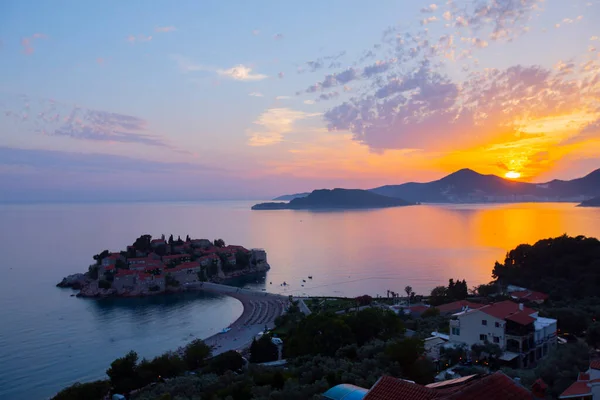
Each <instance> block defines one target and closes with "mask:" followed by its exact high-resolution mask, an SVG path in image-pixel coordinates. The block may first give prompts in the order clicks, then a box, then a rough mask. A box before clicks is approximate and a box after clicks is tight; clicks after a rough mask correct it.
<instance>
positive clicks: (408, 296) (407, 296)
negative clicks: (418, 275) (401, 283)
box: [404, 286, 413, 305]
mask: <svg viewBox="0 0 600 400" xmlns="http://www.w3.org/2000/svg"><path fill="white" fill-rule="evenodd" d="M404 291H405V292H406V299H407V300H408V304H409V305H410V295H411V294H412V292H413V289H412V286H406V287H405V288H404Z"/></svg>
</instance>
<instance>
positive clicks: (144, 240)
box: [133, 235, 152, 253]
mask: <svg viewBox="0 0 600 400" xmlns="http://www.w3.org/2000/svg"><path fill="white" fill-rule="evenodd" d="M151 240H152V236H151V235H142V236H140V237H139V238H137V239H136V240H135V242H133V247H134V248H135V249H136V250H139V251H142V252H145V253H147V252H149V251H150V250H151V249H152V246H151V245H150V241H151Z"/></svg>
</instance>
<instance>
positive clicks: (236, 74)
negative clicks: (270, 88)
mask: <svg viewBox="0 0 600 400" xmlns="http://www.w3.org/2000/svg"><path fill="white" fill-rule="evenodd" d="M215 72H216V73H217V74H218V75H219V76H222V77H224V78H229V79H233V80H235V81H260V80H263V79H266V78H268V76H267V75H264V74H255V73H252V68H250V67H247V66H245V65H243V64H239V65H236V66H235V67H231V68H229V69H217V70H216V71H215Z"/></svg>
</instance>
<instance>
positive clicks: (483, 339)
mask: <svg viewBox="0 0 600 400" xmlns="http://www.w3.org/2000/svg"><path fill="white" fill-rule="evenodd" d="M479 340H481V341H482V342H485V341H486V340H487V335H484V334H483V333H482V334H481V335H479Z"/></svg>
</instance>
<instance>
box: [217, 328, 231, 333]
mask: <svg viewBox="0 0 600 400" xmlns="http://www.w3.org/2000/svg"><path fill="white" fill-rule="evenodd" d="M230 330H231V328H223V330H222V331H221V332H219V333H227V332H229V331H230Z"/></svg>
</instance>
